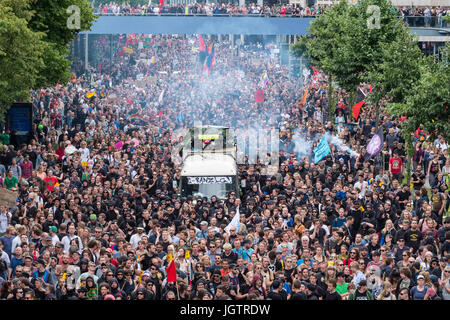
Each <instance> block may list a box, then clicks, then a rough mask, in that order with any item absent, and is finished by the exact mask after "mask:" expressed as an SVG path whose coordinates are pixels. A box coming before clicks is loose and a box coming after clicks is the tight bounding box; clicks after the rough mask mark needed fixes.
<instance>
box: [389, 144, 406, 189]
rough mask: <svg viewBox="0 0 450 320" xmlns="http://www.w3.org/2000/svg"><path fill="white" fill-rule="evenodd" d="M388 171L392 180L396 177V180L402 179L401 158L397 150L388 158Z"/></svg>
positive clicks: (400, 180)
mask: <svg viewBox="0 0 450 320" xmlns="http://www.w3.org/2000/svg"><path fill="white" fill-rule="evenodd" d="M389 172H390V174H391V178H392V180H394V179H396V180H398V182H400V183H401V182H402V180H403V175H402V173H403V160H402V158H400V157H399V156H398V153H397V152H394V154H393V155H392V157H391V158H390V159H389Z"/></svg>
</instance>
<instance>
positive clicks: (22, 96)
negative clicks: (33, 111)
mask: <svg viewBox="0 0 450 320" xmlns="http://www.w3.org/2000/svg"><path fill="white" fill-rule="evenodd" d="M29 7H30V1H29V0H2V1H1V2H0V119H3V118H4V115H5V113H6V111H7V110H8V108H9V106H10V105H11V104H12V103H14V102H17V101H19V100H27V99H28V97H29V94H30V93H29V90H30V88H32V87H33V86H34V85H35V83H36V80H37V79H38V77H39V74H40V71H41V70H42V69H43V68H44V61H43V54H44V48H45V42H44V41H43V40H42V39H43V37H44V34H43V33H40V32H35V31H33V30H31V29H30V28H29V27H28V22H29V21H30V19H31V17H32V13H31V11H29Z"/></svg>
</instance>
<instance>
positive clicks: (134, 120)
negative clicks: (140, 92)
mask: <svg viewBox="0 0 450 320" xmlns="http://www.w3.org/2000/svg"><path fill="white" fill-rule="evenodd" d="M130 121H131V123H133V124H142V123H143V122H144V117H143V116H141V115H140V114H132V115H131V116H130Z"/></svg>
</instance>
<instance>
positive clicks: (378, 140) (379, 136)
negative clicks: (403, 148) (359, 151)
mask: <svg viewBox="0 0 450 320" xmlns="http://www.w3.org/2000/svg"><path fill="white" fill-rule="evenodd" d="M383 143H384V134H383V128H380V129H379V130H378V132H377V133H376V134H375V135H374V136H373V137H372V139H370V141H369V143H368V144H367V147H366V154H365V156H364V159H365V160H367V159H369V158H371V157H373V156H374V155H376V154H377V153H378V152H380V150H381V149H382V148H383Z"/></svg>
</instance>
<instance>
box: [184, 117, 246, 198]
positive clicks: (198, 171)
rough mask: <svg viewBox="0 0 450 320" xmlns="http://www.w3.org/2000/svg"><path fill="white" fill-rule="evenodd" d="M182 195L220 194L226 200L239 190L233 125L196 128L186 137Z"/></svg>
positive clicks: (202, 195)
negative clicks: (232, 132)
mask: <svg viewBox="0 0 450 320" xmlns="http://www.w3.org/2000/svg"><path fill="white" fill-rule="evenodd" d="M180 182H181V186H180V194H181V196H183V197H186V196H189V195H192V196H194V197H198V196H200V197H207V198H211V196H213V195H214V196H216V197H217V198H218V199H226V198H227V196H228V193H229V192H231V191H234V192H236V193H238V190H239V186H238V169H237V164H236V144H235V142H234V138H233V137H232V136H231V135H230V133H229V128H227V127H218V126H201V127H194V128H191V129H190V130H189V131H188V134H187V135H186V136H185V137H184V138H183V150H182V169H181V181H180Z"/></svg>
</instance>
